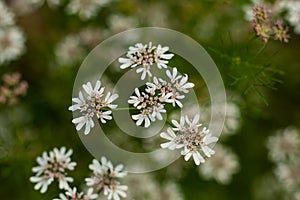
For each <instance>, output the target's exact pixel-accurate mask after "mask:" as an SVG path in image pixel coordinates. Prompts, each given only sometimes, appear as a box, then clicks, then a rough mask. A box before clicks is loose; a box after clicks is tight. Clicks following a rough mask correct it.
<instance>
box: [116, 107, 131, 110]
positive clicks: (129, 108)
mask: <svg viewBox="0 0 300 200" xmlns="http://www.w3.org/2000/svg"><path fill="white" fill-rule="evenodd" d="M113 110H137V108H135V107H128V108H115V109H113Z"/></svg>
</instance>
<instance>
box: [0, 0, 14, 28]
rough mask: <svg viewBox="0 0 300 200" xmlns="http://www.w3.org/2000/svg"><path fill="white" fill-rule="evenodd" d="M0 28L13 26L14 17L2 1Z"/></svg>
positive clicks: (0, 2)
mask: <svg viewBox="0 0 300 200" xmlns="http://www.w3.org/2000/svg"><path fill="white" fill-rule="evenodd" d="M0 10H1V13H0V27H3V26H10V25H14V23H15V19H14V18H15V15H14V13H13V12H11V11H10V10H9V9H8V7H7V6H6V5H5V3H4V2H3V1H0Z"/></svg>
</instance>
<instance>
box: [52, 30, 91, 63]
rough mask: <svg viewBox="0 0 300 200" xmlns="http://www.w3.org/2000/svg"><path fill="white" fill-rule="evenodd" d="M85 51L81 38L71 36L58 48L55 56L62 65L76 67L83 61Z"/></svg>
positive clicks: (59, 44) (60, 43)
mask: <svg viewBox="0 0 300 200" xmlns="http://www.w3.org/2000/svg"><path fill="white" fill-rule="evenodd" d="M84 54H85V51H84V49H83V47H82V46H81V43H80V37H79V36H78V35H75V34H70V35H68V36H66V37H65V38H63V39H62V40H61V41H60V42H59V43H58V44H57V46H56V49H55V56H56V60H57V62H58V63H59V64H60V65H68V66H71V65H74V64H76V63H78V62H80V61H81V60H82V59H83V56H84Z"/></svg>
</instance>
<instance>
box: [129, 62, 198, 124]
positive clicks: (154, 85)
mask: <svg viewBox="0 0 300 200" xmlns="http://www.w3.org/2000/svg"><path fill="white" fill-rule="evenodd" d="M166 74H167V76H168V77H169V79H170V81H165V80H163V79H161V78H156V77H153V81H152V82H147V83H146V86H147V87H146V89H145V91H143V92H140V91H139V89H138V88H136V89H135V96H130V99H129V100H128V103H129V104H133V106H134V107H136V108H137V109H138V110H139V111H140V113H139V114H134V115H132V119H134V120H137V122H136V125H137V126H140V125H141V124H142V123H143V122H144V126H145V127H146V128H147V127H149V126H150V124H151V121H152V122H153V121H155V120H156V119H158V120H162V119H163V117H162V113H166V110H165V108H164V105H165V104H166V103H171V104H172V105H173V106H176V105H178V106H179V107H180V108H182V106H183V105H182V103H181V102H180V100H182V99H184V98H185V96H184V95H183V93H188V92H189V89H191V88H192V87H194V84H193V83H189V82H187V79H188V77H187V75H184V76H181V75H177V68H176V67H174V68H173V71H172V74H171V72H170V71H169V70H167V71H166Z"/></svg>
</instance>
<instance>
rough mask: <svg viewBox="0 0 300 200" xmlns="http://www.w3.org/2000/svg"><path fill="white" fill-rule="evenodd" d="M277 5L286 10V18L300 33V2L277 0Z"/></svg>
mask: <svg viewBox="0 0 300 200" xmlns="http://www.w3.org/2000/svg"><path fill="white" fill-rule="evenodd" d="M275 7H277V9H278V10H279V11H284V12H285V16H284V17H285V19H286V20H287V21H288V22H289V24H291V25H292V26H294V32H295V33H296V34H300V2H299V1H294V0H277V1H276V2H275Z"/></svg>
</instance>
